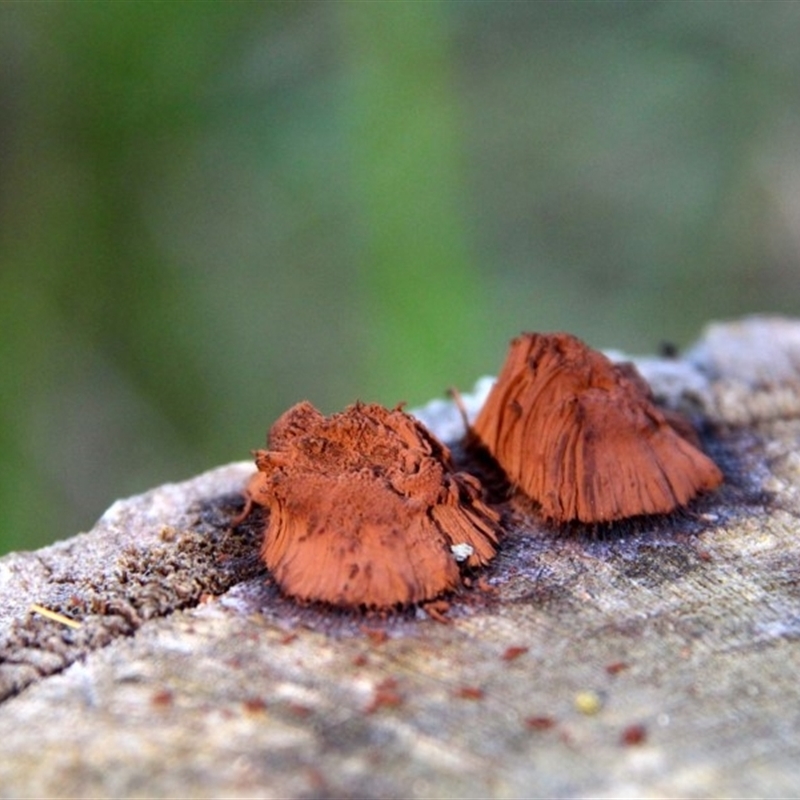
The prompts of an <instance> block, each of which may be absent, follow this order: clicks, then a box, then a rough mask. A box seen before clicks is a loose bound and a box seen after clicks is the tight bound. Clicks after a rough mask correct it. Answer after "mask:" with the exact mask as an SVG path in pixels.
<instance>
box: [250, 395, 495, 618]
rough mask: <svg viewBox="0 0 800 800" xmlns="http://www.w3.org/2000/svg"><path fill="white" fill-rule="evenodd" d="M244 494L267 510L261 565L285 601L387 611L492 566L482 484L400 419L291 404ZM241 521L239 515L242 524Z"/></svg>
mask: <svg viewBox="0 0 800 800" xmlns="http://www.w3.org/2000/svg"><path fill="white" fill-rule="evenodd" d="M269 448H270V449H269V450H259V451H257V452H256V454H255V455H256V465H257V467H258V473H256V475H254V476H253V478H252V479H251V480H250V483H249V484H248V486H247V489H246V491H245V496H246V499H247V506H246V507H245V512H244V514H246V513H247V512H248V511H249V509H250V507H251V506H252V504H253V503H255V504H258V505H261V506H265V507H266V508H268V509H269V522H268V524H267V527H266V531H265V534H264V541H263V545H262V547H261V556H262V558H263V560H264V562H265V563H266V565H267V567H268V568H269V569H270V571H271V573H272V574H273V576H274V577H275V579H276V580H277V582H278V583H279V584H280V586H281V588H282V589H283V590H284V592H285V593H286V594H288V595H291V596H293V597H296V598H298V599H301V600H308V601H313V600H317V601H322V602H327V603H331V604H333V605H336V606H343V607H354V606H363V607H366V608H389V607H392V606H402V605H409V604H414V603H421V602H425V601H427V600H431V599H433V598H435V597H438V596H439V595H441V594H442V593H444V592H447V591H450V590H453V589H456V588H457V587H459V586H460V584H461V573H460V565H461V564H463V565H465V566H469V567H477V566H482V565H484V564H487V563H488V562H489V561H490V560H491V559H492V558H493V557H494V554H495V550H496V544H497V531H498V515H497V513H496V512H494V511H493V510H492V509H490V508H489V507H488V506H487V505H485V504H484V503H483V501H482V500H481V498H480V484H479V483H478V481H477V480H476V479H475V478H473V477H470V476H468V475H465V474H463V473H459V472H455V471H454V469H453V465H452V461H451V457H450V452H449V450H448V449H447V447H445V445H443V444H442V443H441V442H439V441H438V440H437V439H436V438H435V437H434V436H433V435H431V434H430V433H429V432H428V431H427V430H426V429H425V428H424V427H423V425H422V424H421V423H419V422H418V421H416V420H415V419H414V418H413V417H411V416H409V415H408V414H406V413H404V412H403V411H401V410H400V409H395V410H393V411H390V410H388V409H386V408H383V407H382V406H378V405H367V404H362V403H356V404H355V405H352V406H349V407H348V408H347V409H345V411H343V412H341V413H338V414H333V415H332V416H330V417H325V416H323V415H322V414H321V413H320V412H319V411H317V410H316V409H315V408H314V407H313V406H312V405H311V404H310V403H308V402H302V403H298V404H297V405H296V406H294V407H293V408H290V409H289V410H288V411H286V412H285V413H284V414H283V415H282V416H281V417H280V418H279V419H278V420H277V421H276V422H275V424H274V425H273V426H272V429H271V430H270V434H269ZM243 516H244V515H243Z"/></svg>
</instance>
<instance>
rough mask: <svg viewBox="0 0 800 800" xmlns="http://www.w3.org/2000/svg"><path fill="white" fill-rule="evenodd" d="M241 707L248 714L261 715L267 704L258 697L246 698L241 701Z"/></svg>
mask: <svg viewBox="0 0 800 800" xmlns="http://www.w3.org/2000/svg"><path fill="white" fill-rule="evenodd" d="M242 707H243V708H244V710H245V711H247V713H248V714H263V713H264V712H265V711H266V710H267V704H266V703H265V702H264V701H263V700H262V699H261V698H260V697H248V698H247V699H246V700H243V701H242Z"/></svg>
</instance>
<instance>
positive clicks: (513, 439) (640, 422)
mask: <svg viewBox="0 0 800 800" xmlns="http://www.w3.org/2000/svg"><path fill="white" fill-rule="evenodd" d="M471 434H472V436H473V437H474V438H477V440H478V441H479V442H480V443H481V444H482V445H484V446H485V447H486V448H487V449H488V450H489V452H490V453H491V455H492V456H493V457H494V459H495V460H496V461H497V462H498V464H499V465H500V466H501V467H502V468H503V470H504V471H505V473H506V475H507V476H508V478H509V479H510V480H511V482H512V483H513V484H514V485H515V486H518V487H519V488H520V489H521V490H522V491H523V492H524V493H525V494H527V495H528V496H529V497H531V498H533V499H534V500H535V501H537V502H538V503H539V504H540V505H541V509H542V513H543V514H544V516H545V517H547V518H548V519H551V520H553V521H555V522H567V521H571V520H579V521H581V522H586V523H595V522H608V521H613V520H619V519H623V518H625V517H633V516H637V515H640V514H663V513H668V512H670V511H673V510H674V509H675V508H677V507H679V506H683V505H686V503H688V502H689V501H690V500H691V499H692V498H693V497H694V496H695V495H697V494H698V493H699V492H702V491H707V490H711V489H714V488H716V487H717V486H719V484H720V483H721V482H722V473H721V472H720V470H719V469H718V468H717V466H716V464H714V462H713V461H712V460H711V459H710V458H708V456H706V455H705V454H704V453H702V452H701V451H700V450H699V449H698V448H697V447H696V446H695V444H694V443H693V442H692V441H691V438H692V436H693V432H692V431H691V428H690V426H688V424H687V423H686V422H685V421H683V424H681V421H679V420H678V419H677V418H675V419H673V415H670V416H669V417H668V416H666V415H665V413H664V412H662V411H661V410H659V409H658V408H657V407H656V406H655V405H654V404H653V402H652V399H651V396H650V390H649V387H648V385H647V383H646V381H645V380H644V379H643V378H642V377H641V376H640V375H639V373H638V372H637V371H636V369H635V368H634V367H633V365H631V364H622V365H615V364H613V363H612V362H611V361H610V360H609V359H608V358H607V357H606V356H604V355H603V354H602V353H599V352H597V351H596V350H592V349H591V348H589V347H587V346H586V345H585V344H584V343H583V342H581V341H580V340H579V339H577V338H575V337H574V336H571V335H569V334H566V333H556V334H537V333H525V334H522V335H521V336H518V337H517V338H516V339H514V340H513V341H512V342H511V347H510V350H509V353H508V357H507V359H506V362H505V365H504V366H503V369H502V372H501V374H500V376H499V378H498V379H497V382H496V384H495V385H494V387H493V388H492V390H491V392H490V394H489V397H488V398H487V400H486V403H485V404H484V406H483V408H482V409H481V411H480V413H479V414H478V417H477V419H476V420H475V424H474V426H473V428H472V431H471Z"/></svg>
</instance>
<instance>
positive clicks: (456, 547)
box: [450, 542, 475, 561]
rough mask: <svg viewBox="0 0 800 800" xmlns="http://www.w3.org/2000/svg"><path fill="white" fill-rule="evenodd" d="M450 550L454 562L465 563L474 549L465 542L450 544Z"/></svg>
mask: <svg viewBox="0 0 800 800" xmlns="http://www.w3.org/2000/svg"><path fill="white" fill-rule="evenodd" d="M450 549H451V550H452V551H453V558H455V560H456V561H466V560H467V559H468V558H469V557H470V556H471V555H472V554H473V553H474V552H475V548H474V547H473V546H472V545H471V544H467V543H466V542H459V544H452V545H450Z"/></svg>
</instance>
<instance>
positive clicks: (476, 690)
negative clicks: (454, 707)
mask: <svg viewBox="0 0 800 800" xmlns="http://www.w3.org/2000/svg"><path fill="white" fill-rule="evenodd" d="M456 694H457V695H458V696H459V697H461V698H462V699H464V700H481V699H482V698H483V695H484V692H483V689H481V688H480V687H479V686H461V687H460V688H459V689H458V691H457V692H456Z"/></svg>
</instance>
